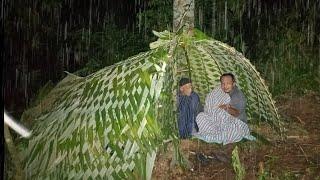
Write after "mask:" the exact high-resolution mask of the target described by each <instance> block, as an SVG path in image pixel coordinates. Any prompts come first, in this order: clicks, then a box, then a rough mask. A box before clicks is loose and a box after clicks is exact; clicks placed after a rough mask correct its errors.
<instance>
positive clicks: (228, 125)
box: [194, 73, 254, 144]
mask: <svg viewBox="0 0 320 180" xmlns="http://www.w3.org/2000/svg"><path fill="white" fill-rule="evenodd" d="M220 83H221V85H220V86H218V87H216V88H215V89H214V90H213V91H212V92H210V93H209V94H208V95H207V97H206V102H205V107H204V112H203V113H200V114H199V115H198V116H197V118H196V122H197V125H198V127H199V132H198V133H195V134H194V136H195V137H197V138H199V139H202V140H204V141H206V142H215V143H223V144H229V143H233V142H238V141H240V140H241V139H242V138H247V139H251V140H253V139H254V137H252V136H251V135H250V130H249V127H248V125H247V124H246V122H247V117H246V113H245V109H246V99H245V96H244V95H243V93H242V92H241V90H240V89H238V87H237V85H236V81H235V77H234V75H233V74H231V73H225V74H223V75H222V76H221V77H220Z"/></svg>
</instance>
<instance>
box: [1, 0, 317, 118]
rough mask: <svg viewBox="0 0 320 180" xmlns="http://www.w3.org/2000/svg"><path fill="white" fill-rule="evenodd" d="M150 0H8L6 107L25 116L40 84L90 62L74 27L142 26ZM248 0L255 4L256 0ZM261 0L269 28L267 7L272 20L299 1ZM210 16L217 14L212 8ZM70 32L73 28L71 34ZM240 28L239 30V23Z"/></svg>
mask: <svg viewBox="0 0 320 180" xmlns="http://www.w3.org/2000/svg"><path fill="white" fill-rule="evenodd" d="M315 1H317V0H315ZM150 2H151V1H148V0H120V1H117V0H108V1H104V0H68V1H64V0H46V1H40V0H32V1H31V0H27V1H26V0H3V1H2V9H1V10H2V13H1V20H2V27H4V28H3V29H4V33H2V34H4V40H3V44H4V48H2V50H4V56H3V59H4V61H3V62H4V63H3V66H2V67H3V68H2V69H3V76H2V78H3V79H2V82H3V83H2V90H3V93H2V97H3V99H4V104H5V107H6V109H7V110H8V111H9V112H10V113H11V114H13V115H15V116H17V117H19V116H20V115H21V113H22V112H23V110H24V109H25V108H26V107H27V104H29V103H30V101H31V99H32V98H33V97H34V96H35V95H36V93H37V91H38V89H39V88H40V87H42V86H43V85H44V84H45V83H46V82H48V81H49V80H51V81H53V82H54V83H56V82H58V81H59V80H61V79H62V78H63V76H65V74H64V73H63V71H65V70H66V71H69V72H74V71H76V70H78V69H79V68H81V67H83V66H84V65H85V62H84V61H85V60H83V61H81V62H79V61H77V60H76V58H75V54H74V53H73V51H74V49H73V47H74V46H75V40H74V39H72V37H73V34H70V33H72V32H76V31H79V32H81V30H83V29H88V28H89V27H90V30H91V32H97V31H99V30H100V29H102V27H103V25H104V24H105V23H110V22H112V23H114V24H115V25H116V26H117V27H118V28H119V29H125V30H126V31H128V32H132V31H135V32H137V28H138V27H137V26H138V25H137V23H138V13H139V10H140V11H144V10H146V9H148V8H150ZM217 2H218V1H217ZM248 2H251V3H252V4H254V2H255V1H253V0H251V1H248ZM261 2H262V4H261V6H262V12H261V16H260V19H261V26H260V27H263V28H268V27H267V26H266V27H264V25H265V24H266V23H267V22H268V19H266V18H265V17H268V16H266V15H264V14H263V13H264V12H265V11H264V10H267V11H268V12H270V13H269V15H270V17H271V23H272V21H273V20H276V19H277V18H279V16H278V14H276V13H273V12H276V11H274V8H278V9H279V8H280V9H283V11H286V9H287V10H288V9H292V8H294V7H295V1H294V0H282V1H275V0H267V1H261ZM280 2H281V3H280ZM310 2H314V1H311V0H310ZM196 3H197V1H196ZM316 4H317V7H316V8H319V3H316ZM280 6H281V7H280ZM299 6H300V5H299ZM305 6H307V3H303V5H301V7H299V8H301V9H300V10H299V11H300V17H299V18H300V20H301V21H299V20H298V21H296V23H297V24H299V23H301V22H302V20H303V19H304V18H305V15H306V11H305V9H306V8H305ZM90 7H91V11H90ZM170 10H171V9H170ZM247 11H248V9H247V10H246V12H245V13H244V16H243V25H244V30H243V32H244V33H245V34H246V38H247V39H246V43H247V44H250V46H248V52H249V53H250V52H252V51H255V49H256V48H257V47H255V44H256V42H255V41H256V40H257V39H259V34H258V29H257V25H256V24H257V16H256V17H254V16H255V14H254V13H257V12H256V9H255V8H254V7H252V8H251V11H252V12H251V14H252V15H251V16H252V17H251V19H250V18H249V17H248V12H247ZM90 12H91V15H90ZM210 12H211V11H210ZM210 12H209V13H210ZM206 16H207V17H211V15H210V14H206ZM196 18H197V17H196ZM264 18H265V19H264ZM299 18H298V19H299ZM316 18H317V19H316V21H317V22H316V29H317V30H316V32H319V26H320V20H319V16H317V17H316ZM210 22H211V20H208V21H207V22H204V24H203V27H204V28H206V29H208V28H210V27H211V25H210ZM301 27H302V25H301ZM151 28H152V27H151ZM65 32H69V34H67V35H66V33H65ZM150 33H151V32H150ZM234 33H239V32H237V29H235V32H234ZM231 45H232V44H231ZM314 46H319V40H317V39H314ZM61 49H63V50H65V49H68V50H70V52H69V53H65V54H67V55H66V56H67V57H63V58H65V59H67V60H68V61H67V62H65V61H63V62H62V60H61V59H62V57H61ZM59 54H60V55H59ZM62 54H63V53H62Z"/></svg>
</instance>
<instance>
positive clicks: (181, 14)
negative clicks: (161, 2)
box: [173, 0, 194, 33]
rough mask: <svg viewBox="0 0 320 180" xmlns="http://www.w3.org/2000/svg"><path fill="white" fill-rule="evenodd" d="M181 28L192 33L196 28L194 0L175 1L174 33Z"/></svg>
mask: <svg viewBox="0 0 320 180" xmlns="http://www.w3.org/2000/svg"><path fill="white" fill-rule="evenodd" d="M181 28H184V29H185V30H187V31H188V32H192V31H193V28H194V0H174V2H173V32H174V33H176V32H177V31H179V30H180V29H181Z"/></svg>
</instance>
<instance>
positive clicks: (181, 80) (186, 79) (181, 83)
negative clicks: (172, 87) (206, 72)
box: [179, 77, 192, 86]
mask: <svg viewBox="0 0 320 180" xmlns="http://www.w3.org/2000/svg"><path fill="white" fill-rule="evenodd" d="M189 83H192V81H191V79H189V78H185V77H183V78H181V79H180V81H179V86H183V85H185V84H189Z"/></svg>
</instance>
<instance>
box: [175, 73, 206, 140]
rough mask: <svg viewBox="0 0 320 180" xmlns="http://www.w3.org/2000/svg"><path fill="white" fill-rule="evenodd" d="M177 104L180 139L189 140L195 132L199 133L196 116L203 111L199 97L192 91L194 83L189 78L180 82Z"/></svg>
mask: <svg viewBox="0 0 320 180" xmlns="http://www.w3.org/2000/svg"><path fill="white" fill-rule="evenodd" d="M177 103H178V105H177V107H178V111H179V117H178V127H179V135H180V138H182V139H185V138H189V137H191V135H192V133H193V132H196V131H198V126H197V123H196V116H197V115H198V113H199V111H201V105H200V98H199V95H198V94H197V93H195V92H194V91H193V90H192V82H191V80H190V79H189V78H181V79H180V81H179V93H178V100H177Z"/></svg>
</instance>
